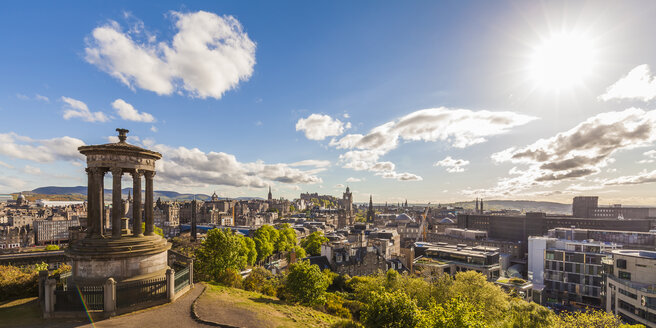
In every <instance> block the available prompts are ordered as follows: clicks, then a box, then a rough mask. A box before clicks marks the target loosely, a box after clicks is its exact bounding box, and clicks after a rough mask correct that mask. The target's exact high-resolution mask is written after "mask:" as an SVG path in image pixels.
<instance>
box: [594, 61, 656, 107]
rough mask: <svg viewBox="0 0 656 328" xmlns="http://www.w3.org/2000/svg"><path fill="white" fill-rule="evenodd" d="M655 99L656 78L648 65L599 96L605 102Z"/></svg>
mask: <svg viewBox="0 0 656 328" xmlns="http://www.w3.org/2000/svg"><path fill="white" fill-rule="evenodd" d="M654 98H656V77H654V76H653V75H652V74H651V72H650V70H649V66H648V65H646V64H645V65H640V66H637V67H635V68H634V69H632V70H631V71H630V72H629V73H628V74H627V75H626V76H623V77H622V78H620V79H619V80H618V81H617V82H615V83H613V84H612V85H611V86H609V87H608V88H607V89H606V92H605V93H604V94H602V95H601V96H599V99H601V100H603V101H609V100H611V99H635V100H642V101H650V100H652V99H654Z"/></svg>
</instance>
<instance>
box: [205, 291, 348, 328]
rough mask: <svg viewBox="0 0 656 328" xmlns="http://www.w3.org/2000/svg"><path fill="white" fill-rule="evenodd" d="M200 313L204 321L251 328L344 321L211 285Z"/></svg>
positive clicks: (303, 307)
mask: <svg viewBox="0 0 656 328" xmlns="http://www.w3.org/2000/svg"><path fill="white" fill-rule="evenodd" d="M197 309H198V312H199V315H200V316H201V318H203V319H207V320H212V321H216V322H219V323H225V324H233V325H237V326H249V327H329V326H330V325H331V324H333V323H335V322H338V321H340V320H341V319H340V318H338V317H335V316H332V315H329V314H326V313H324V312H321V311H317V310H314V309H312V308H309V307H306V306H301V305H288V304H285V303H283V302H281V301H280V300H278V299H277V298H275V297H271V296H266V295H262V294H259V293H255V292H249V291H245V290H242V289H237V288H229V287H223V286H219V285H211V284H207V290H206V291H205V293H204V294H203V295H202V296H201V299H200V300H199V302H198V303H197Z"/></svg>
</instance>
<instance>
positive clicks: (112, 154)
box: [66, 129, 171, 285]
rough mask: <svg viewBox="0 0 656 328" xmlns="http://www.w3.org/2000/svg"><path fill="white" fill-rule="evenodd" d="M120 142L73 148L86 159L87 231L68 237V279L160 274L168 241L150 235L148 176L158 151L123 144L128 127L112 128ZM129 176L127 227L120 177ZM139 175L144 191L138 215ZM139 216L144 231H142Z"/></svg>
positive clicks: (81, 281) (101, 279)
mask: <svg viewBox="0 0 656 328" xmlns="http://www.w3.org/2000/svg"><path fill="white" fill-rule="evenodd" d="M116 131H118V138H119V141H118V142H117V143H109V144H104V145H93V146H82V147H79V148H78V150H79V151H80V153H82V154H83V155H85V156H86V158H87V169H86V172H87V176H88V179H89V180H88V193H87V199H88V214H87V226H86V231H85V233H84V234H83V236H81V238H79V239H76V240H73V241H71V244H70V246H69V248H68V250H67V253H66V254H67V256H68V257H69V258H70V259H71V263H72V267H73V269H72V277H71V278H72V279H73V281H74V282H75V283H76V284H82V285H84V284H95V283H102V282H105V281H106V280H107V279H108V278H110V277H111V278H113V279H114V280H115V281H116V282H124V281H138V280H147V279H151V278H154V277H163V276H165V274H166V270H167V269H168V268H169V267H168V265H167V251H168V250H169V248H171V245H170V244H169V243H168V242H167V241H166V239H164V238H162V237H161V236H159V235H157V234H155V233H154V232H153V231H154V221H153V177H154V176H155V161H156V160H158V159H160V158H162V155H161V154H160V153H157V152H154V151H150V150H147V149H143V148H140V147H137V146H134V145H130V144H128V143H127V142H126V139H127V133H128V132H129V131H128V130H125V129H116ZM107 172H111V174H112V182H113V183H112V211H111V213H112V214H111V230H110V229H108V228H107V229H105V227H104V225H103V221H104V219H108V218H104V215H105V213H106V212H105V210H104V178H105V174H106V173H107ZM124 173H127V174H130V175H131V176H132V182H133V184H132V188H133V189H132V190H133V206H132V208H131V210H132V221H133V222H132V229H131V230H130V229H129V224H128V219H127V218H123V216H124V214H125V213H124V212H125V211H124V210H123V208H124V207H123V200H122V197H121V177H122V176H123V174H124ZM142 176H143V177H144V178H145V180H146V182H145V184H146V188H145V189H146V190H145V201H144V212H145V213H143V214H142V210H141V208H142V202H141V195H142V192H141V190H142V188H141V186H142V179H141V178H142ZM142 217H143V218H144V219H145V229H144V230H145V231H142V227H141V222H142Z"/></svg>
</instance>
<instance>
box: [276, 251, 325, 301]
mask: <svg viewBox="0 0 656 328" xmlns="http://www.w3.org/2000/svg"><path fill="white" fill-rule="evenodd" d="M328 284H329V283H328V279H327V278H326V276H325V275H324V274H323V273H322V272H321V270H320V269H319V267H318V266H316V265H311V264H310V262H309V261H299V262H296V263H294V264H291V265H290V266H289V274H288V275H287V278H286V279H285V294H286V296H287V297H288V298H289V300H291V301H293V302H299V303H301V304H306V305H316V304H323V303H324V301H325V299H324V295H325V294H326V288H327V287H328Z"/></svg>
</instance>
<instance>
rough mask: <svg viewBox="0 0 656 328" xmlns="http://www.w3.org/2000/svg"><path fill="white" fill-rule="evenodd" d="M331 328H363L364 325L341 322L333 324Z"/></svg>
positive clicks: (346, 321) (348, 321)
mask: <svg viewBox="0 0 656 328" xmlns="http://www.w3.org/2000/svg"><path fill="white" fill-rule="evenodd" d="M330 328H362V325H361V324H359V323H357V322H354V321H352V320H340V321H337V322H335V323H334V324H332V325H331V326H330Z"/></svg>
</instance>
